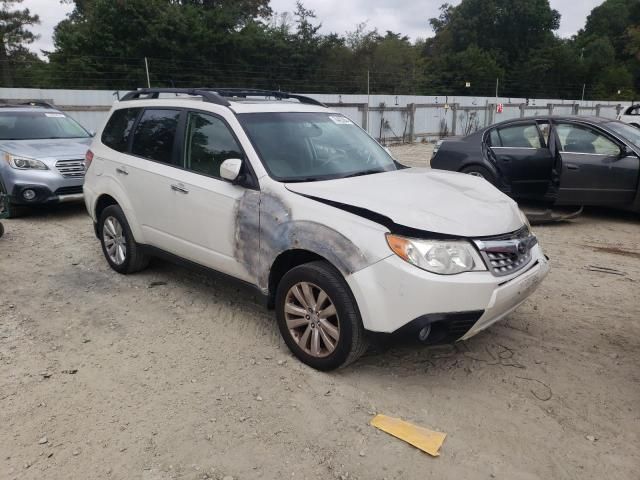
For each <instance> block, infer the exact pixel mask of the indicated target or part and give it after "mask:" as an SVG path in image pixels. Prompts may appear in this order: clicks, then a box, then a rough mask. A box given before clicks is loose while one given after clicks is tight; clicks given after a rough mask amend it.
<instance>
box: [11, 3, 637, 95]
mask: <svg viewBox="0 0 640 480" xmlns="http://www.w3.org/2000/svg"><path fill="white" fill-rule="evenodd" d="M63 1H65V2H67V3H69V4H71V5H73V7H74V8H73V11H72V13H71V14H70V15H69V16H68V18H67V19H65V20H64V21H62V22H61V23H60V24H58V26H57V27H56V29H55V33H54V50H53V51H52V52H48V53H47V55H48V60H49V62H48V63H45V62H42V61H41V60H39V59H38V58H37V57H36V56H34V55H33V54H30V53H29V52H28V51H27V49H26V45H28V44H29V42H32V41H33V38H34V37H33V34H32V33H31V32H30V31H29V29H28V26H29V25H32V24H33V23H35V22H37V21H38V19H37V17H34V16H32V15H31V14H30V13H29V12H28V11H20V10H18V11H15V8H8V6H11V7H13V6H14V5H17V4H19V0H0V4H1V5H2V11H1V12H2V17H0V37H1V38H2V41H3V43H2V46H3V49H2V50H0V60H2V59H3V58H4V61H3V62H2V65H3V70H2V80H3V84H4V85H10V84H19V85H20V86H32V87H66V88H105V89H116V88H118V89H131V88H136V87H141V86H146V83H147V78H146V72H145V64H144V58H145V57H146V58H148V59H149V64H150V77H151V84H152V85H153V86H200V85H203V86H229V87H233V86H244V87H255V88H273V89H282V90H295V91H301V92H305V91H306V92H318V93H323V92H327V93H329V92H333V93H335V92H340V93H364V92H366V91H367V88H368V86H370V89H371V92H372V93H389V94H433V95H478V96H480V95H482V96H492V95H493V94H494V93H495V86H496V79H499V83H500V90H499V93H500V95H501V96H511V97H530V98H534V97H546V98H578V97H579V96H580V95H581V94H582V91H583V87H584V86H585V85H586V92H585V93H586V96H587V98H595V97H599V98H612V99H622V98H627V97H628V98H633V97H634V96H635V95H636V94H637V93H638V91H640V1H639V0H606V1H604V3H602V4H601V5H600V6H598V7H596V8H595V9H594V10H593V11H592V12H591V14H590V15H589V17H588V19H587V22H586V25H585V27H584V29H583V30H581V31H580V32H579V33H578V34H577V35H576V36H575V37H574V38H572V39H561V38H559V37H558V36H557V35H556V34H555V31H556V30H557V29H558V27H559V23H560V15H559V13H558V12H557V11H556V10H554V9H552V8H551V6H550V4H549V0H461V1H460V2H459V3H458V4H457V5H456V6H452V5H451V4H447V3H445V4H444V5H442V7H441V8H440V14H439V16H438V17H437V18H432V19H430V20H428V19H425V28H426V27H427V25H428V24H429V25H430V26H431V29H432V30H433V32H434V36H433V37H431V38H428V39H426V40H417V41H415V42H412V41H411V40H410V39H409V38H408V37H406V36H404V35H403V34H401V33H396V32H390V31H387V32H384V33H381V32H378V31H377V30H375V29H370V28H368V27H367V25H366V24H361V25H358V26H357V27H356V28H355V30H354V31H352V32H348V33H346V34H344V35H338V34H335V33H332V34H323V33H321V25H320V23H319V22H318V19H317V18H316V15H315V13H314V12H313V11H312V10H310V9H308V8H306V7H305V6H304V4H303V3H302V2H301V1H298V2H297V4H296V9H295V11H294V12H293V13H291V14H280V15H277V16H275V15H274V14H273V12H272V10H271V8H270V2H269V0H63ZM427 20H428V21H427ZM12 32H13V33H12ZM425 33H426V31H425ZM2 55H4V57H2ZM5 57H6V58H5ZM9 59H11V61H9ZM467 84H470V86H467ZM618 92H619V93H618Z"/></svg>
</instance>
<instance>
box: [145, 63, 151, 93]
mask: <svg viewBox="0 0 640 480" xmlns="http://www.w3.org/2000/svg"><path fill="white" fill-rule="evenodd" d="M144 69H145V70H146V71H147V87H148V88H151V79H150V78H149V61H148V60H147V57H144Z"/></svg>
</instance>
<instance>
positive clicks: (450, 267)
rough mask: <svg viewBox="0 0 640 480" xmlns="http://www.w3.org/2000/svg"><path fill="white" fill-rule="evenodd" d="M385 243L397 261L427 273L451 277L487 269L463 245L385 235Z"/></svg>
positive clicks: (459, 242)
mask: <svg viewBox="0 0 640 480" xmlns="http://www.w3.org/2000/svg"><path fill="white" fill-rule="evenodd" d="M387 243H388V244H389V247H390V248H391V250H392V251H393V253H395V254H396V255H398V256H399V257H400V258H402V259H403V260H406V261H407V262H409V263H411V264H413V265H415V266H416V267H418V268H421V269H423V270H427V271H428V272H432V273H438V274H440V275H453V274H456V273H462V272H471V271H480V270H486V269H487V268H486V267H485V265H484V262H483V261H482V259H481V258H480V255H479V254H478V252H477V251H476V249H475V248H474V247H473V245H471V244H470V243H469V242H466V241H456V240H453V241H440V240H419V239H416V238H405V237H400V236H398V235H392V234H390V233H388V234H387Z"/></svg>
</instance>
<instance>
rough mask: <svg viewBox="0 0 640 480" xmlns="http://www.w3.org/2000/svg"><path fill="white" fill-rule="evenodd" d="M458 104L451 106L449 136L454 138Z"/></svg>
mask: <svg viewBox="0 0 640 480" xmlns="http://www.w3.org/2000/svg"><path fill="white" fill-rule="evenodd" d="M457 113H458V104H457V103H454V104H453V105H451V117H452V118H451V136H452V137H455V136H456V126H457V125H458V118H457V116H458V114H457Z"/></svg>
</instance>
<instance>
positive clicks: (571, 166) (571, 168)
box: [567, 163, 580, 170]
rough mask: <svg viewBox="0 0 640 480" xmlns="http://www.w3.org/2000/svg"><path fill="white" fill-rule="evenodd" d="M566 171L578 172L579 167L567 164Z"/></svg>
mask: <svg viewBox="0 0 640 480" xmlns="http://www.w3.org/2000/svg"><path fill="white" fill-rule="evenodd" d="M567 170H580V167H579V166H578V165H576V164H575V163H567Z"/></svg>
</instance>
